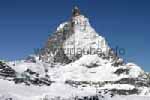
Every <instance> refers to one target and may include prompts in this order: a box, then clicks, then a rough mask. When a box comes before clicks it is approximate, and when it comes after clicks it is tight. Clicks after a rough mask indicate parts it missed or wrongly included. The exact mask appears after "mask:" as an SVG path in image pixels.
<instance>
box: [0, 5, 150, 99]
mask: <svg viewBox="0 0 150 100" xmlns="http://www.w3.org/2000/svg"><path fill="white" fill-rule="evenodd" d="M69 19H70V20H68V21H66V22H64V23H62V24H60V25H59V26H58V27H57V29H56V31H55V32H54V33H53V34H51V36H49V37H48V41H47V43H46V45H45V46H44V47H43V48H42V50H41V52H39V54H37V55H31V56H29V57H27V58H26V59H24V60H21V61H12V62H6V63H4V62H3V61H0V86H1V87H0V92H2V94H0V100H1V98H2V100H8V99H9V98H13V99H11V100H39V99H41V100H117V99H115V98H117V97H116V96H118V97H119V99H118V100H121V99H122V98H121V97H120V95H121V96H122V95H126V96H127V95H128V96H129V95H145V96H147V95H150V88H149V87H150V74H149V73H145V72H144V71H143V70H142V69H141V68H140V67H139V66H137V65H136V64H134V63H125V62H124V60H123V59H122V58H120V57H118V56H117V55H116V54H115V53H114V51H112V50H111V48H110V47H109V45H108V44H107V41H106V40H105V38H104V37H102V36H100V34H99V33H97V32H96V31H95V29H94V28H93V27H92V26H91V25H90V21H89V19H88V18H86V17H85V16H84V15H82V14H81V12H80V10H79V9H78V8H77V7H75V8H74V9H73V11H72V16H71V18H69ZM8 80H9V81H10V82H9V81H8ZM5 87H7V88H5ZM31 92H32V93H31ZM8 93H9V95H7V94H8ZM3 98H4V99H3ZM5 98H6V99H5ZM7 98H8V99H7ZM15 98H16V99H15ZM112 98H114V99H112ZM120 98H121V99H120ZM125 100H126V99H125ZM127 100H128V99H127ZM135 100H137V99H135ZM146 100H149V99H146Z"/></svg>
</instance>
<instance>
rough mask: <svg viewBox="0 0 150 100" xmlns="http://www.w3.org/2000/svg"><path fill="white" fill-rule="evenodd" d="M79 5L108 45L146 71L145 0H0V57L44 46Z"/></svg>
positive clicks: (148, 18)
mask: <svg viewBox="0 0 150 100" xmlns="http://www.w3.org/2000/svg"><path fill="white" fill-rule="evenodd" d="M75 5H77V6H79V8H80V9H81V11H82V12H83V13H84V14H85V15H86V16H87V17H88V18H89V19H90V22H91V24H92V26H93V27H94V28H95V29H96V31H97V32H99V33H101V34H100V35H102V36H104V37H105V38H106V39H107V41H108V42H109V44H110V45H111V47H113V48H114V47H115V46H119V47H120V48H125V50H126V54H125V55H123V56H122V57H123V58H125V60H126V61H133V62H135V63H137V64H138V65H140V66H141V67H142V68H143V69H145V70H146V71H150V61H149V60H150V53H149V51H150V46H149V43H150V39H149V38H150V1H149V0H0V59H5V60H15V59H21V58H24V57H26V56H27V55H29V54H31V53H33V51H34V48H40V47H42V46H43V45H44V43H45V41H46V40H47V37H48V35H49V34H50V33H51V32H53V31H55V29H56V27H57V26H58V25H59V24H60V23H61V22H63V21H66V20H68V19H69V18H70V16H71V9H72V8H73V6H75Z"/></svg>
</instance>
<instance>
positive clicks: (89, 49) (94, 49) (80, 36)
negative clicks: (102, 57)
mask: <svg viewBox="0 0 150 100" xmlns="http://www.w3.org/2000/svg"><path fill="white" fill-rule="evenodd" d="M71 23H72V30H73V31H72V32H73V34H72V35H71V36H70V37H69V38H68V39H67V40H66V41H65V42H64V43H63V48H64V51H65V54H66V55H67V56H68V57H69V58H70V59H72V58H73V57H74V56H77V55H86V54H96V53H97V54H98V53H106V52H107V51H108V50H109V47H108V45H107V43H106V41H105V39H104V37H102V36H99V34H98V33H96V31H95V30H94V29H93V28H92V26H91V25H90V23H89V20H88V19H87V18H86V17H85V16H83V15H79V16H75V17H73V18H72V20H71Z"/></svg>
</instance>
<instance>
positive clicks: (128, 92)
mask: <svg viewBox="0 0 150 100" xmlns="http://www.w3.org/2000/svg"><path fill="white" fill-rule="evenodd" d="M108 91H109V92H111V94H113V95H115V94H118V95H132V94H139V90H138V89H136V88H134V89H132V90H123V89H119V90H118V89H112V90H108Z"/></svg>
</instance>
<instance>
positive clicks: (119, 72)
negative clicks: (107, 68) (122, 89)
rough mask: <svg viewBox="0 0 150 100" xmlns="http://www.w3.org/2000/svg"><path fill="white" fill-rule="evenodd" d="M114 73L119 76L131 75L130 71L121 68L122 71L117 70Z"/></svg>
mask: <svg viewBox="0 0 150 100" xmlns="http://www.w3.org/2000/svg"><path fill="white" fill-rule="evenodd" d="M114 73H115V74H117V75H120V74H123V73H125V74H129V69H123V68H120V69H117V70H116V71H115V72H114Z"/></svg>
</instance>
